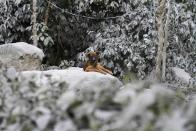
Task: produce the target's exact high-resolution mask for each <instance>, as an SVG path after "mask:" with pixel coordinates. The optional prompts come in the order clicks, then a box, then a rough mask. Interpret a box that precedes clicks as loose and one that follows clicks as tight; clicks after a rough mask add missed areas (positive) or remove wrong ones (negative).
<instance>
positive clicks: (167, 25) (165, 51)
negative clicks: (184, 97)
mask: <svg viewBox="0 0 196 131" xmlns="http://www.w3.org/2000/svg"><path fill="white" fill-rule="evenodd" d="M170 10H171V5H170V1H168V10H167V16H166V22H165V28H164V33H165V38H164V45H163V60H162V81H165V74H166V59H167V47H168V45H169V42H168V35H169V32H168V27H169V22H170Z"/></svg>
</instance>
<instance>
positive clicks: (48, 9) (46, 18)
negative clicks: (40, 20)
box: [44, 0, 50, 26]
mask: <svg viewBox="0 0 196 131" xmlns="http://www.w3.org/2000/svg"><path fill="white" fill-rule="evenodd" d="M49 12H50V0H49V1H48V6H47V8H46V12H45V18H44V23H45V25H46V26H47V24H48V18H49Z"/></svg>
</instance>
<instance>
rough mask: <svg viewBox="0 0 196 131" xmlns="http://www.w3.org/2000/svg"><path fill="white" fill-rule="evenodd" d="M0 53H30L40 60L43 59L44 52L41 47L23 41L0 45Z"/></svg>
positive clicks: (18, 54)
mask: <svg viewBox="0 0 196 131" xmlns="http://www.w3.org/2000/svg"><path fill="white" fill-rule="evenodd" d="M0 54H1V55H5V54H6V55H10V54H11V55H14V56H16V55H17V56H19V57H20V56H23V55H26V54H28V55H31V56H34V57H38V58H39V59H40V60H42V59H43V57H44V53H43V51H42V50H41V49H39V48H38V47H36V46H33V45H30V44H27V43H25V42H18V43H9V44H4V45H0Z"/></svg>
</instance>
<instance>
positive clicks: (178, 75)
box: [171, 67, 191, 84]
mask: <svg viewBox="0 0 196 131" xmlns="http://www.w3.org/2000/svg"><path fill="white" fill-rule="evenodd" d="M171 69H172V71H173V73H174V77H175V79H177V80H179V81H181V82H183V83H186V84H189V81H190V79H191V76H190V74H189V73H187V72H186V71H185V70H183V69H180V68H178V67H172V68H171Z"/></svg>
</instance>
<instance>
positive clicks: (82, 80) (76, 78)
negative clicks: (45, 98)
mask: <svg viewBox="0 0 196 131" xmlns="http://www.w3.org/2000/svg"><path fill="white" fill-rule="evenodd" d="M20 78H21V79H26V78H27V79H31V80H34V81H35V82H36V84H38V85H39V86H40V85H43V84H47V83H50V82H66V83H67V84H68V88H69V89H73V90H79V89H81V88H92V85H93V86H98V87H100V88H106V87H113V88H119V87H121V86H122V83H121V82H120V80H119V79H117V78H116V77H114V76H112V75H109V74H107V75H104V74H101V73H97V72H84V71H83V69H82V68H78V67H71V68H68V69H65V70H48V71H23V72H21V73H20Z"/></svg>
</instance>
